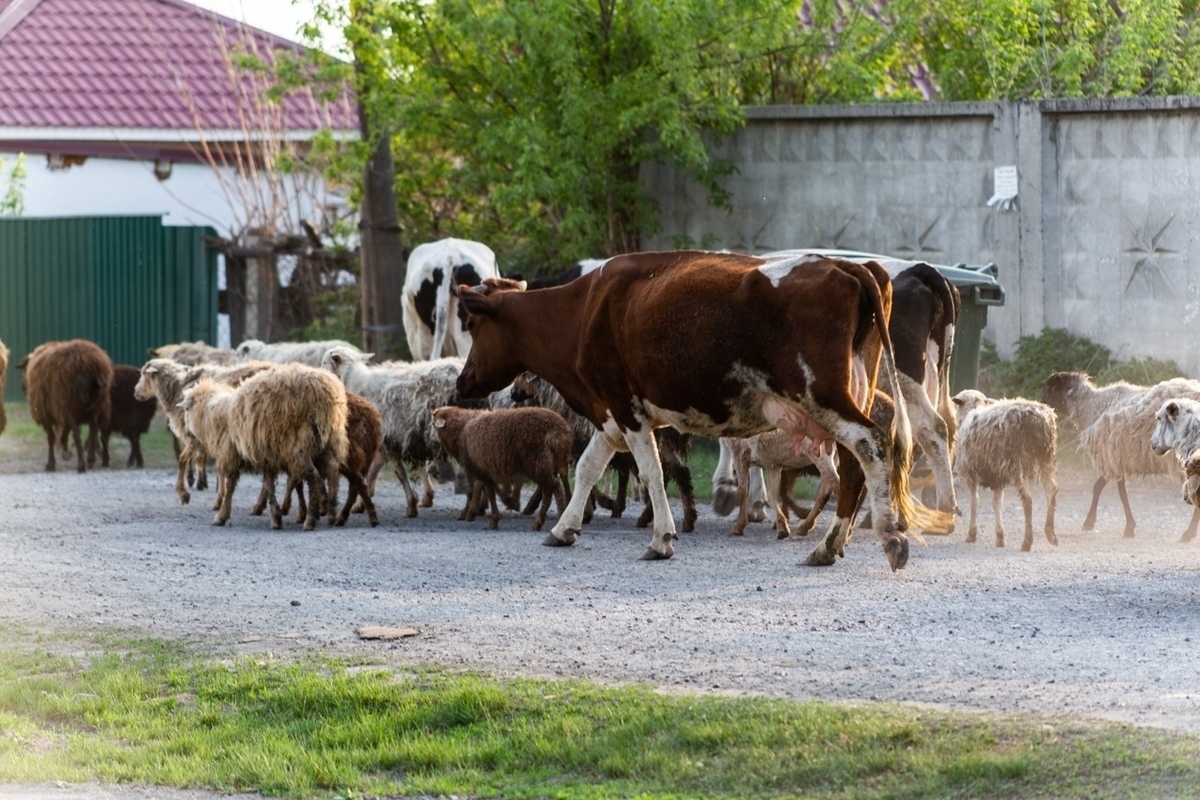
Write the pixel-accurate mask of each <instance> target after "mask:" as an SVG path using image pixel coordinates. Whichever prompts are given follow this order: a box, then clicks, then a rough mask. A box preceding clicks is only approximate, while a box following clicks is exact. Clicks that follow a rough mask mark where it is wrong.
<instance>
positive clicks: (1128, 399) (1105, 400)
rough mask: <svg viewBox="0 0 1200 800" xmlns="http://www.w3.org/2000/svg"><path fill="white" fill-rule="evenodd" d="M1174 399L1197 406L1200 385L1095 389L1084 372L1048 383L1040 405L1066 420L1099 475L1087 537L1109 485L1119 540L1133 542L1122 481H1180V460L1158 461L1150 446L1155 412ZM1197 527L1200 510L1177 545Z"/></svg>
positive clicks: (1179, 381)
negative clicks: (1116, 506) (1121, 514)
mask: <svg viewBox="0 0 1200 800" xmlns="http://www.w3.org/2000/svg"><path fill="white" fill-rule="evenodd" d="M1174 397H1188V398H1193V399H1197V400H1200V382H1196V381H1192V380H1188V379H1186V378H1172V379H1171V380H1168V381H1163V382H1162V383H1158V384H1155V385H1153V386H1138V385H1135V384H1129V383H1125V382H1124V381H1118V382H1116V383H1113V384H1109V385H1108V386H1104V387H1099V388H1098V387H1097V386H1096V385H1095V384H1094V383H1092V380H1091V378H1089V377H1088V376H1087V375H1086V374H1085V373H1082V372H1056V373H1054V374H1052V375H1051V376H1050V377H1049V378H1047V379H1046V390H1045V394H1044V396H1043V397H1042V400H1043V401H1044V402H1045V403H1047V404H1048V405H1050V406H1051V407H1052V408H1054V409H1055V410H1056V411H1058V412H1059V413H1060V414H1066V415H1067V417H1068V418H1069V419H1070V420H1071V422H1072V423H1073V424H1074V425H1075V427H1076V429H1077V430H1078V431H1079V445H1080V447H1081V449H1083V451H1084V452H1085V453H1087V454H1088V458H1089V459H1090V460H1091V462H1092V464H1093V465H1094V466H1095V467H1096V470H1097V471H1098V472H1099V473H1100V476H1099V477H1098V478H1097V479H1096V483H1095V484H1094V485H1093V486H1092V504H1091V506H1090V507H1089V509H1088V513H1087V516H1086V517H1085V518H1084V521H1083V529H1084V530H1085V531H1090V530H1092V529H1093V527H1094V526H1095V524H1096V510H1097V507H1098V506H1099V503H1100V493H1101V492H1102V491H1103V490H1104V487H1105V486H1106V485H1107V484H1108V482H1109V481H1110V480H1116V482H1117V493H1118V494H1119V495H1120V498H1121V506H1122V508H1123V509H1124V511H1125V530H1124V533H1123V535H1124V536H1125V538H1132V537H1133V535H1134V528H1135V522H1134V518H1133V511H1132V509H1131V508H1130V506H1129V494H1128V493H1127V491H1126V489H1125V479H1126V478H1127V477H1129V476H1134V475H1170V476H1172V477H1176V478H1178V477H1179V476H1180V471H1179V470H1180V467H1179V460H1178V459H1176V458H1170V457H1167V458H1164V457H1160V456H1156V455H1155V454H1154V453H1153V452H1152V451H1151V449H1150V446H1149V442H1150V434H1151V432H1152V430H1153V428H1154V414H1155V412H1156V411H1158V409H1159V408H1160V407H1161V406H1162V404H1163V403H1164V402H1165V401H1167V400H1170V399H1172V398H1174ZM1198 525H1200V509H1194V510H1193V512H1192V519H1191V522H1190V523H1189V524H1188V527H1187V530H1186V531H1185V532H1184V534H1183V536H1182V537H1181V539H1180V541H1188V540H1190V539H1192V538H1193V537H1194V536H1195V535H1196V530H1197V527H1198Z"/></svg>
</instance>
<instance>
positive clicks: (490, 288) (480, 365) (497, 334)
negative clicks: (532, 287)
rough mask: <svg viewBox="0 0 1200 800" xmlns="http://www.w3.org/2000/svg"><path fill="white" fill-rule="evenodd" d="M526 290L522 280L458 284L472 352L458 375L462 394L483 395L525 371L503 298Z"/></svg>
mask: <svg viewBox="0 0 1200 800" xmlns="http://www.w3.org/2000/svg"><path fill="white" fill-rule="evenodd" d="M523 291H525V282H524V281H514V280H509V279H507V278H488V279H486V280H485V281H484V282H483V283H482V284H480V285H479V286H474V287H471V288H467V287H465V286H464V287H459V290H458V300H459V303H460V304H461V305H460V307H461V308H462V309H463V310H465V311H466V312H467V330H468V331H469V332H470V334H471V352H470V353H469V354H468V355H467V362H466V364H465V365H464V366H463V370H462V373H461V374H460V375H459V376H458V391H459V394H461V395H462V396H463V397H482V396H484V395H486V394H488V393H490V392H494V391H496V390H498V389H500V388H502V387H504V386H507V385H508V384H509V383H510V382H511V381H512V379H513V378H514V377H515V376H516V375H518V374H520V373H521V372H522V371H524V369H525V368H524V366H522V364H521V362H520V360H519V359H518V357H517V355H516V352H515V349H514V348H513V337H512V334H511V325H510V321H509V320H508V319H507V318H506V314H505V298H506V297H507V296H508V295H511V294H512V293H514V292H523Z"/></svg>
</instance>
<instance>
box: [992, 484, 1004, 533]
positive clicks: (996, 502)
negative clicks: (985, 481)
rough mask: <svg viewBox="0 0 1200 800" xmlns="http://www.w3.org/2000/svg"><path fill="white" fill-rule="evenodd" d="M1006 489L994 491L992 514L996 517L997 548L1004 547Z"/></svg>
mask: <svg viewBox="0 0 1200 800" xmlns="http://www.w3.org/2000/svg"><path fill="white" fill-rule="evenodd" d="M1003 506H1004V489H1003V488H1000V489H993V490H992V513H993V514H995V515H996V547H1004V514H1003V513H1002V512H1003Z"/></svg>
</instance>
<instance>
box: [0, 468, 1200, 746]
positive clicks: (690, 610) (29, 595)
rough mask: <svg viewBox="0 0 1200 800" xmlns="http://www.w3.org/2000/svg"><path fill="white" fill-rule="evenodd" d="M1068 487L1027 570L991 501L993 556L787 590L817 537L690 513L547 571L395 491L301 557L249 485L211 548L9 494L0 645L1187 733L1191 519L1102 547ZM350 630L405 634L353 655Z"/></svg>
mask: <svg viewBox="0 0 1200 800" xmlns="http://www.w3.org/2000/svg"><path fill="white" fill-rule="evenodd" d="M1061 482H1062V484H1063V486H1064V491H1063V492H1062V493H1061V494H1060V501H1059V516H1058V530H1059V539H1060V542H1061V544H1060V546H1059V547H1057V548H1053V547H1051V546H1049V545H1048V544H1047V543H1046V541H1045V540H1044V539H1043V538H1042V537H1041V535H1040V533H1039V535H1038V538H1037V539H1036V540H1035V543H1034V551H1033V552H1032V553H1021V552H1019V551H1018V550H1017V549H1016V547H1013V546H1011V543H1013V542H1017V543H1019V539H1020V528H1021V523H1020V521H1019V515H1020V508H1019V504H1018V503H1017V502H1016V497H1015V494H1014V493H1013V492H1011V491H1010V492H1009V495H1010V496H1009V498H1008V500H1009V502H1008V504H1007V506H1006V509H1007V510H1006V519H1007V521H1008V531H1009V541H1010V547H1009V548H1008V549H1005V550H997V549H996V548H994V547H993V546H991V544H990V542H991V516H990V511H989V512H988V513H985V514H983V516H982V523H983V526H984V527H983V534H982V536H981V542H979V543H976V544H973V545H968V544H966V543H964V542H963V541H962V538H963V537H962V534H961V533H958V534H954V535H951V536H949V537H931V538H930V539H929V546H928V547H927V548H922V547H920V546H919V545H914V547H913V551H912V557H911V559H910V561H909V564H908V567H907V569H905V570H903V571H902V572H900V573H897V574H892V573H891V572H889V571H888V569H887V565H886V561H885V559H884V556H883V554H882V552H881V551H880V549H879V547H878V546H877V545H876V544H875V543H873V542H870V541H869V539H868V537H867V536H865V535H863V534H859V535H858V536H857V537H856V539H855V540H854V541H852V542H851V544H850V546H849V548H848V549H847V553H846V558H845V559H844V560H842V561H840V562H839V563H838V564H837V565H836V566H834V567H830V568H824V569H814V568H805V567H801V566H799V563H800V562H801V561H802V560H803V558H804V556H805V555H806V554H807V553H808V551H809V550H810V549H811V547H812V540H811V538H810V539H809V540H796V541H791V540H789V541H783V542H779V541H776V539H775V535H774V533H773V532H772V531H771V530H770V529H769V528H768V527H767V526H766V525H761V524H760V525H752V526H751V527H750V529H749V531H748V532H747V535H746V536H744V537H741V538H734V537H731V536H730V535H729V533H728V532H729V527H730V519H721V518H717V517H714V516H712V515H711V513H709V510H708V508H707V506H705V507H704V508H703V509H702V514H701V518H700V521H699V524H698V525H697V531H696V532H695V533H692V534H684V535H682V537H681V540H680V541H679V542H677V551H676V555H675V557H674V558H673V559H671V560H670V561H666V562H644V561H639V560H638V559H637V557H638V556H639V555H640V554H641V552H642V550H643V548H644V547H645V545H646V542H647V540H648V534H647V533H646V532H645V531H640V530H637V529H635V528H634V526H633V519H634V518H636V511H637V510H638V507H636V506H635V508H634V514H633V515H629V514H627V515H626V519H624V520H609V519H607V518H606V517H605V518H604V519H602V520H600V521H599V523H598V524H594V525H592V526H589V527H588V528H586V529H585V532H584V535H583V536H582V537H581V538H580V540H579V542H578V543H577V544H576V545H575V546H574V547H571V548H563V549H552V548H545V547H542V546H541V545H540V542H541V540H542V536H543V535H542V534H538V533H532V532H530V530H529V529H528V526H529V521H528V520H527V519H525V518H517V517H515V516H513V515H508V516H506V517H505V518H504V519H503V520H502V521H501V530H500V531H498V532H493V531H488V530H486V528H485V526H484V524H483V523H482V522H480V523H475V524H472V525H467V524H465V523H460V522H458V521H456V520H455V516H456V512H457V508H458V506H459V502H460V499H459V498H455V497H454V496H453V495H452V494H451V493H450V490H449V488H448V487H445V488H442V489H441V490H440V492H439V496H438V498H437V502H436V504H435V508H433V509H432V510H430V509H422V511H421V516H420V517H419V518H418V519H416V520H406V519H404V518H403V517H402V509H403V502H402V496H401V494H400V491H399V487H398V486H397V484H396V482H395V481H394V479H391V480H389V481H388V482H386V483H385V482H383V481H381V484H380V486H381V489H380V495H379V497H378V500H377V503H378V506H379V508H380V516H381V518H382V521H383V524H382V525H381V526H380V527H379V528H377V529H370V528H367V527H365V525H364V523H363V521H362V518H361V517H358V516H356V517H354V518H352V520H351V524H352V526H355V527H348V528H346V529H329V528H326V527H323V526H322V527H321V528H320V529H318V530H317V531H316V532H313V533H303V532H301V531H300V530H299V527H298V526H297V525H295V523H293V522H291V521H290V520H289V521H288V523H286V524H285V528H284V530H283V531H271V530H269V528H268V524H267V520H266V519H264V518H255V517H250V516H249V515H248V513H247V510H248V508H249V506H250V504H251V503H252V501H253V492H254V487H255V486H256V482H255V481H254V480H253V479H249V478H248V479H247V480H246V481H245V482H243V484H242V487H241V489H240V491H239V492H238V495H237V497H236V499H235V514H234V517H233V519H232V521H231V525H230V526H229V527H226V528H214V527H211V526H210V525H209V522H210V520H211V516H212V512H211V511H210V510H209V507H208V506H209V503H210V502H211V493H210V492H206V493H197V494H196V495H194V499H193V505H190V506H186V507H182V506H180V505H178V503H177V502H176V500H175V497H174V495H173V493H172V490H171V487H172V483H173V473H170V472H168V471H166V470H162V469H155V470H146V471H142V470H123V469H116V470H110V471H102V472H94V473H88V474H86V475H77V474H75V473H65V472H60V473H57V474H44V473H28V474H6V475H0V553H3V557H2V558H0V622H3V623H11V624H18V625H21V626H24V627H27V628H30V629H37V630H41V629H46V630H50V631H72V630H80V629H83V630H96V629H122V630H132V631H136V632H139V633H145V634H149V635H152V636H156V637H166V638H170V639H183V640H189V641H202V642H210V643H215V644H219V645H223V646H225V645H228V646H232V647H234V648H236V649H238V650H241V651H243V652H255V653H259V652H271V653H275V654H279V655H282V654H287V653H295V652H302V651H321V652H326V653H331V654H357V653H370V654H375V655H378V656H379V657H380V658H382V659H384V660H386V661H387V662H390V663H395V664H397V665H404V664H410V663H438V664H444V665H448V666H451V667H455V668H470V669H478V670H485V671H488V672H491V673H495V674H499V675H523V676H576V677H580V678H586V679H590V680H597V681H604V682H627V681H638V682H650V683H653V684H657V685H659V686H661V687H662V688H663V690H665V691H681V692H722V693H733V694H756V695H769V696H773V697H789V698H822V699H829V700H850V701H867V700H885V701H897V702H903V703H915V704H919V705H923V706H932V707H939V708H954V709H966V710H976V711H1001V712H1008V711H1014V712H1015V711H1033V712H1042V713H1048V714H1061V715H1068V716H1072V717H1090V718H1102V719H1108V720H1120V721H1127V722H1133V723H1137V724H1142V725H1152V726H1160V727H1164V728H1171V729H1177V730H1187V731H1193V730H1200V673H1198V669H1197V666H1196V661H1195V658H1194V655H1195V652H1196V649H1197V645H1198V644H1200V615H1198V614H1197V600H1198V599H1200V543H1191V544H1180V543H1178V542H1177V539H1178V537H1179V534H1180V532H1181V531H1182V530H1183V528H1184V526H1185V525H1186V522H1187V519H1188V515H1189V512H1190V508H1189V507H1187V506H1184V505H1183V504H1182V502H1181V501H1180V500H1179V495H1178V489H1177V488H1176V487H1175V486H1173V485H1172V484H1171V483H1170V482H1167V481H1163V482H1146V483H1143V484H1134V486H1133V490H1134V491H1133V494H1134V497H1133V502H1134V512H1135V514H1136V515H1137V516H1138V521H1139V528H1138V537H1137V538H1136V539H1133V540H1125V539H1122V538H1121V535H1120V532H1121V530H1122V528H1123V516H1122V514H1121V511H1120V504H1119V502H1118V500H1117V498H1116V495H1115V492H1114V493H1113V495H1112V496H1111V497H1107V498H1105V501H1104V502H1103V503H1102V506H1101V515H1100V520H1099V523H1098V525H1097V530H1096V531H1095V532H1092V533H1081V532H1080V530H1079V528H1080V522H1081V520H1082V519H1083V516H1084V511H1085V510H1086V504H1087V500H1088V497H1089V493H1088V487H1089V486H1090V480H1089V476H1086V475H1077V476H1070V475H1068V476H1063V477H1062V479H1061ZM1035 500H1036V503H1035V513H1041V510H1042V509H1043V506H1042V501H1041V498H1040V497H1036V496H1035ZM962 503H963V505H964V506H965V504H966V498H965V497H963V498H962ZM981 505H983V506H985V507H988V508H989V509H990V501H989V499H988V498H986V497H985V498H984V502H983V503H982V504H981ZM677 514H678V512H677ZM677 519H678V516H677ZM827 519H828V515H826V517H824V518H823V519H822V524H821V528H820V529H823V528H824V526H825V524H826V520H827ZM362 625H398V626H412V627H415V628H418V629H419V630H420V635H418V636H416V637H414V638H410V639H403V640H400V641H396V642H378V641H362V640H360V639H359V638H358V637H357V635H356V633H355V631H356V629H357V628H358V627H359V626H362Z"/></svg>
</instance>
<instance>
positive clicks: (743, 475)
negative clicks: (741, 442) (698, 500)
mask: <svg viewBox="0 0 1200 800" xmlns="http://www.w3.org/2000/svg"><path fill="white" fill-rule="evenodd" d="M732 452H733V451H732V450H730V453H732ZM744 456H745V457H744ZM730 458H731V460H732V462H733V469H734V476H735V479H736V481H737V510H738V513H737V519H735V520H734V521H733V535H734V536H741V535H742V534H744V533H745V532H746V526H747V525H748V524H749V522H750V519H749V515H748V514H747V513H746V511H747V508H748V507H749V505H750V460H749V457H748V456H747V454H746V453H744V452H739V453H738V454H737V455H736V456H733V455H731V456H730Z"/></svg>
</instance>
